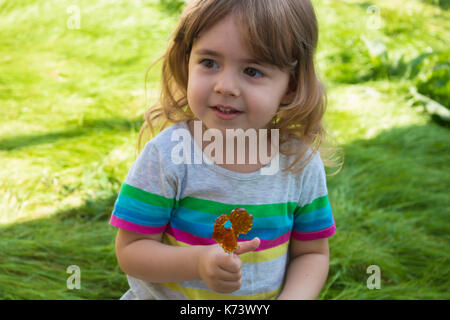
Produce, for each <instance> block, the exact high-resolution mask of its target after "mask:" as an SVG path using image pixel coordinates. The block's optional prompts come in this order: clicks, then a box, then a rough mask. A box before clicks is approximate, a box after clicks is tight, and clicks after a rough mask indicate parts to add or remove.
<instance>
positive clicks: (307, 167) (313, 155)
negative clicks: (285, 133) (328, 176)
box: [280, 138, 324, 178]
mask: <svg viewBox="0 0 450 320" xmlns="http://www.w3.org/2000/svg"><path fill="white" fill-rule="evenodd" d="M280 149H281V150H283V151H284V152H288V155H286V156H285V159H286V163H287V165H288V166H289V165H290V164H292V163H294V162H296V163H295V164H294V166H293V168H292V169H293V170H295V171H297V170H300V169H301V171H300V172H299V174H296V176H297V177H298V178H301V177H303V176H304V175H305V174H307V173H308V172H311V171H317V170H319V171H321V170H322V169H323V168H324V164H323V161H322V158H321V156H320V152H319V151H318V150H314V149H313V148H312V147H311V146H309V145H307V144H306V143H304V142H303V141H301V140H300V139H297V138H292V139H290V140H288V141H286V142H284V143H283V144H282V145H281V147H280ZM299 156H301V159H300V160H298V157H299Z"/></svg>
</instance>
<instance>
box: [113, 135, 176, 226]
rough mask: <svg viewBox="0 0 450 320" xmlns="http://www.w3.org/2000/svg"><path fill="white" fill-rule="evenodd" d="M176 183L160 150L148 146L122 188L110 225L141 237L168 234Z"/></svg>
mask: <svg viewBox="0 0 450 320" xmlns="http://www.w3.org/2000/svg"><path fill="white" fill-rule="evenodd" d="M176 190H177V186H176V179H174V177H173V175H172V174H171V173H168V172H166V170H165V167H164V160H163V159H162V157H161V153H160V152H159V150H158V148H157V146H155V145H154V144H152V141H150V142H148V143H147V144H146V146H145V148H144V149H143V150H142V152H141V153H140V154H139V156H138V157H137V159H136V160H135V162H134V163H133V165H132V166H131V168H130V171H129V172H128V174H127V177H126V178H125V181H124V182H123V184H122V187H121V189H120V192H119V195H118V197H117V200H116V202H115V204H114V209H113V212H112V215H111V219H110V222H109V223H110V224H111V225H113V226H115V227H118V228H122V229H126V230H128V231H132V232H137V233H141V234H156V233H161V232H164V231H165V229H166V227H167V224H168V223H169V220H170V216H171V212H172V209H173V208H174V206H175V203H176V200H175V198H176Z"/></svg>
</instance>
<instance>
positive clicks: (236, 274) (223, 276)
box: [217, 268, 242, 281]
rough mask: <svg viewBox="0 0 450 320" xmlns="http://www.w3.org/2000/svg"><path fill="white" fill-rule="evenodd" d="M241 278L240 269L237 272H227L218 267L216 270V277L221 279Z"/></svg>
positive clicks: (233, 279)
mask: <svg viewBox="0 0 450 320" xmlns="http://www.w3.org/2000/svg"><path fill="white" fill-rule="evenodd" d="M241 278H242V273H241V270H238V271H237V272H229V271H226V270H224V269H221V268H219V270H218V271H217V279H220V280H222V281H239V280H241Z"/></svg>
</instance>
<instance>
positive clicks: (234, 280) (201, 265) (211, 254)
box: [198, 238, 260, 293]
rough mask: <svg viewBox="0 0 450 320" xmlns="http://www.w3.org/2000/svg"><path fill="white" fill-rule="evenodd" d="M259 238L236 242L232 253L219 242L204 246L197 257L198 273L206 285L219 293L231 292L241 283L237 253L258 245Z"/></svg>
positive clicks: (239, 261) (251, 249) (239, 262)
mask: <svg viewBox="0 0 450 320" xmlns="http://www.w3.org/2000/svg"><path fill="white" fill-rule="evenodd" d="M259 243H260V240H259V238H253V239H252V240H251V241H245V242H238V248H237V250H236V251H235V252H234V253H233V254H227V253H225V252H224V251H223V249H222V247H221V246H220V245H219V244H214V245H210V246H204V247H203V248H202V250H200V254H199V257H198V273H199V275H200V278H201V279H202V280H203V281H205V283H206V284H207V285H208V287H209V288H210V289H211V290H213V291H216V292H219V293H231V292H234V291H236V290H239V288H240V287H241V285H242V282H241V277H242V274H241V268H242V261H241V258H239V256H238V255H239V254H243V253H246V252H249V251H253V250H255V249H256V248H258V247H259Z"/></svg>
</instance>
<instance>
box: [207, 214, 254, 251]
mask: <svg viewBox="0 0 450 320" xmlns="http://www.w3.org/2000/svg"><path fill="white" fill-rule="evenodd" d="M228 219H229V220H230V222H231V227H229V228H225V223H226V222H227V221H228ZM252 224H253V216H252V215H251V214H248V213H247V211H246V210H245V209H243V208H236V209H234V210H233V211H231V214H230V215H229V216H228V215H227V214H226V213H224V214H222V215H221V216H220V217H218V218H217V219H216V222H215V223H214V229H213V235H212V238H213V239H214V240H215V241H216V242H217V243H219V244H220V245H221V246H222V248H223V249H224V250H225V251H226V252H228V253H230V252H234V251H235V250H236V249H237V238H238V237H239V235H240V234H241V233H248V232H249V231H250V229H251V228H252Z"/></svg>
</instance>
